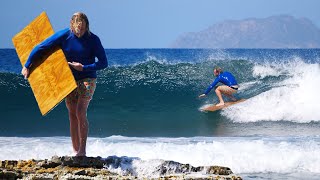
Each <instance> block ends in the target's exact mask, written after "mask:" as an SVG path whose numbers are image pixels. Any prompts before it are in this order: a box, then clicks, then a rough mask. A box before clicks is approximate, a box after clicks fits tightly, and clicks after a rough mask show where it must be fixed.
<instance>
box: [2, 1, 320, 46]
mask: <svg viewBox="0 0 320 180" xmlns="http://www.w3.org/2000/svg"><path fill="white" fill-rule="evenodd" d="M319 7H320V0H91V1H89V0H77V1H76V0H20V1H19V0H4V1H1V6H0V17H1V18H0V24H1V28H0V32H1V36H0V48H13V44H12V41H11V38H12V37H13V36H14V35H15V34H16V33H18V32H19V31H21V30H22V29H23V28H24V27H25V26H26V25H27V24H29V23H30V22H31V21H32V20H33V19H34V18H35V17H37V16H38V15H39V14H40V13H41V12H42V11H46V12H47V14H48V16H49V19H50V21H51V23H52V25H53V28H54V30H55V31H58V30H61V29H63V28H66V27H68V26H69V21H70V18H71V16H72V14H73V13H74V12H77V11H82V12H84V13H85V14H87V16H88V18H89V21H90V29H91V31H92V32H93V33H95V34H96V35H98V36H99V37H100V39H101V41H102V44H103V46H104V48H106V49H108V48H166V47H168V46H169V45H170V43H172V42H173V41H174V40H175V39H176V38H177V37H178V36H179V35H181V34H183V33H185V32H195V31H201V30H204V29H206V28H207V27H209V26H210V25H213V24H215V23H218V22H221V21H223V20H231V19H233V20H240V19H245V18H251V17H255V18H266V17H269V16H272V15H280V14H286V15H292V16H294V17H296V18H300V17H306V18H309V19H310V20H311V21H312V22H313V23H314V24H315V25H317V26H318V27H320V10H319Z"/></svg>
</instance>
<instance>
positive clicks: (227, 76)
mask: <svg viewBox="0 0 320 180" xmlns="http://www.w3.org/2000/svg"><path fill="white" fill-rule="evenodd" d="M219 82H221V83H223V84H225V85H227V86H229V87H231V86H235V85H238V83H237V81H236V78H235V77H234V76H233V75H232V74H231V73H229V72H221V73H220V74H219V76H218V77H217V78H216V79H215V80H214V81H213V82H212V84H211V85H210V86H209V87H208V88H207V90H206V91H205V93H204V94H206V95H207V94H208V93H209V92H210V91H211V89H213V88H214V87H215V86H216V85H217V84H218V83H219Z"/></svg>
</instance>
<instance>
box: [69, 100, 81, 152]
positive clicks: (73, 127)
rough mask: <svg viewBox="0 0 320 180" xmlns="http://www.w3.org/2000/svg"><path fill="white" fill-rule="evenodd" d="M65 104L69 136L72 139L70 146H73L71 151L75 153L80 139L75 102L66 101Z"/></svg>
mask: <svg viewBox="0 0 320 180" xmlns="http://www.w3.org/2000/svg"><path fill="white" fill-rule="evenodd" d="M66 106H67V108H68V111H69V121H70V136H71V141H72V147H73V151H74V152H75V153H77V152H78V150H79V145H80V139H79V133H78V132H79V131H78V129H79V126H78V119H77V115H76V108H77V104H76V103H71V102H66Z"/></svg>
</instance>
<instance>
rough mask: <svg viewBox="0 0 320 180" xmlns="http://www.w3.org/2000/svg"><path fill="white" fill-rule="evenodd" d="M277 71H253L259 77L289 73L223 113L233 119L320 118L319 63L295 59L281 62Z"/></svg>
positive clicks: (306, 121)
mask: <svg viewBox="0 0 320 180" xmlns="http://www.w3.org/2000/svg"><path fill="white" fill-rule="evenodd" d="M255 69H263V68H260V67H259V68H255ZM267 69H268V68H267ZM276 71H277V73H275V72H274V71H273V70H270V71H268V70H265V69H263V70H262V71H259V72H258V70H257V71H256V72H254V73H255V74H256V76H259V77H266V76H279V75H280V74H285V73H290V74H289V78H287V79H285V80H283V81H282V82H279V83H278V84H277V85H276V87H273V88H272V89H270V90H268V91H266V92H263V93H261V94H259V95H257V96H255V97H252V98H250V99H248V100H247V101H245V102H243V103H239V104H237V105H234V106H231V107H230V108H227V109H225V110H224V111H223V112H222V115H224V116H227V117H228V118H229V119H231V120H232V121H234V122H257V121H281V120H285V121H293V122H298V123H308V122H311V121H320V111H319V109H320V103H319V102H320V96H319V95H318V94H319V93H318V92H319V89H320V65H319V64H306V63H304V62H302V61H296V62H294V63H291V64H283V65H281V68H279V67H278V69H277V70H276Z"/></svg>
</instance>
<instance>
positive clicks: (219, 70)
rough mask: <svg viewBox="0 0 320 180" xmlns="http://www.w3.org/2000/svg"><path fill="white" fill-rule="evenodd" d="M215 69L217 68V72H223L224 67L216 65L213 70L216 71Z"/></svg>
mask: <svg viewBox="0 0 320 180" xmlns="http://www.w3.org/2000/svg"><path fill="white" fill-rule="evenodd" d="M214 70H215V71H216V72H217V73H221V72H222V69H221V67H219V66H216V67H214V69H213V71H214Z"/></svg>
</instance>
